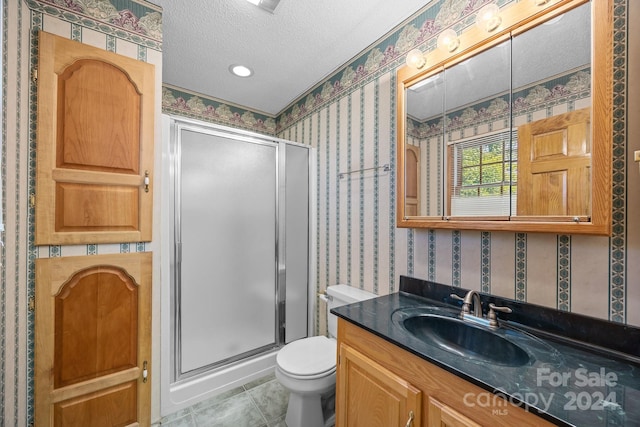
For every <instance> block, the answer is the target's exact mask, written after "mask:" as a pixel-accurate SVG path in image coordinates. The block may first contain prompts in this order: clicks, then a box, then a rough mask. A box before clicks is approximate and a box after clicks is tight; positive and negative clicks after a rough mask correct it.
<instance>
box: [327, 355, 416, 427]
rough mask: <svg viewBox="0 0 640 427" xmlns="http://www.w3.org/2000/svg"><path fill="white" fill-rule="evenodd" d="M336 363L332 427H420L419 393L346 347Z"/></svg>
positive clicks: (400, 379) (408, 384)
mask: <svg viewBox="0 0 640 427" xmlns="http://www.w3.org/2000/svg"><path fill="white" fill-rule="evenodd" d="M339 361H340V363H339V367H338V378H337V394H336V427H395V426H399V427H405V426H420V405H421V400H422V393H421V392H420V390H418V389H417V388H415V387H414V386H412V385H411V384H410V383H409V382H407V381H405V380H404V379H402V378H400V377H399V376H397V375H395V374H394V373H393V372H391V371H389V370H388V369H385V368H383V367H382V366H381V365H379V364H377V363H376V362H374V361H373V360H371V359H369V358H368V357H366V356H364V355H363V354H362V353H360V352H358V351H357V350H354V349H353V348H351V347H349V346H347V345H344V344H341V345H340V350H339Z"/></svg>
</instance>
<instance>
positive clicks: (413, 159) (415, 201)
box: [404, 144, 420, 216]
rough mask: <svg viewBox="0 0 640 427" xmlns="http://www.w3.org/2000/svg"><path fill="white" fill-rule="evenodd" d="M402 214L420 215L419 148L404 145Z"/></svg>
mask: <svg viewBox="0 0 640 427" xmlns="http://www.w3.org/2000/svg"><path fill="white" fill-rule="evenodd" d="M404 158H405V180H406V182H405V190H404V214H405V215H406V216H418V215H420V147H417V146H415V145H410V144H407V145H406V150H405V156H404Z"/></svg>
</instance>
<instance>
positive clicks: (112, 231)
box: [35, 32, 155, 245]
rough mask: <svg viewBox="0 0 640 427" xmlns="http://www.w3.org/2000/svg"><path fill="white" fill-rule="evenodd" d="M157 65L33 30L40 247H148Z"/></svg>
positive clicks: (37, 217)
mask: <svg viewBox="0 0 640 427" xmlns="http://www.w3.org/2000/svg"><path fill="white" fill-rule="evenodd" d="M154 89H155V77H154V66H153V65H152V64H148V63H145V62H142V61H137V60H135V59H131V58H127V57H124V56H122V55H118V54H115V53H112V52H107V51H105V50H102V49H98V48H95V47H92V46H88V45H85V44H82V43H78V42H76V41H72V40H68V39H65V38H62V37H58V36H55V35H53V34H48V33H45V32H40V38H39V56H38V118H37V148H36V159H37V165H36V206H35V213H36V219H35V227H36V233H35V240H36V244H37V245H45V244H77V243H119V242H143V241H151V235H152V224H151V221H152V208H153V205H152V191H151V188H152V187H151V185H146V184H147V183H149V184H150V180H151V179H152V171H153V141H154V136H153V134H154V132H153V131H154Z"/></svg>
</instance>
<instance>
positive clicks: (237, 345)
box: [175, 128, 278, 377]
mask: <svg viewBox="0 0 640 427" xmlns="http://www.w3.org/2000/svg"><path fill="white" fill-rule="evenodd" d="M179 133H180V134H179V135H178V138H177V140H178V141H179V142H178V144H177V150H178V151H179V153H178V156H177V158H179V159H180V161H179V162H178V164H177V166H176V167H177V168H179V170H178V171H176V176H177V177H179V182H178V185H177V188H178V189H179V198H180V201H179V203H177V204H176V205H177V206H179V207H180V210H179V212H176V216H177V217H178V221H177V223H178V225H176V242H177V245H176V253H177V256H176V259H177V260H176V272H177V277H176V278H175V280H177V281H178V282H179V286H177V287H176V289H179V295H176V296H175V297H176V298H177V299H178V301H176V303H177V305H176V307H177V309H178V310H179V313H178V314H177V316H176V319H177V320H176V322H177V324H176V325H175V328H176V329H175V330H176V333H177V336H178V343H177V351H176V358H177V359H178V360H176V362H177V363H176V368H177V369H178V370H179V372H178V373H177V374H178V375H177V376H178V377H179V376H180V375H182V374H186V373H193V372H196V373H197V372H199V371H201V370H204V369H210V368H211V367H214V366H217V365H220V364H223V363H228V362H230V361H233V360H238V359H241V358H243V357H246V356H247V355H250V354H251V353H257V352H259V351H262V350H264V349H265V348H268V347H275V346H276V345H277V341H278V336H277V334H278V332H277V329H276V319H277V313H276V311H275V307H276V298H277V278H276V273H277V260H278V257H277V218H278V204H277V200H278V195H277V189H278V168H277V162H278V147H277V145H276V144H271V143H266V142H264V141H256V140H253V139H252V138H248V137H247V138H244V137H238V138H237V139H236V138H231V137H229V136H227V135H224V134H220V133H217V132H214V131H200V130H198V131H195V130H189V129H185V128H182V129H180V130H179Z"/></svg>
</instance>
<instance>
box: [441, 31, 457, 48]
mask: <svg viewBox="0 0 640 427" xmlns="http://www.w3.org/2000/svg"><path fill="white" fill-rule="evenodd" d="M458 46H460V39H459V38H458V33H456V32H455V30H453V29H451V28H448V29H446V30H444V31H443V32H441V33H440V35H439V36H438V47H439V48H440V49H442V50H445V51H447V52H453V51H454V50H456V49H457V48H458Z"/></svg>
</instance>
